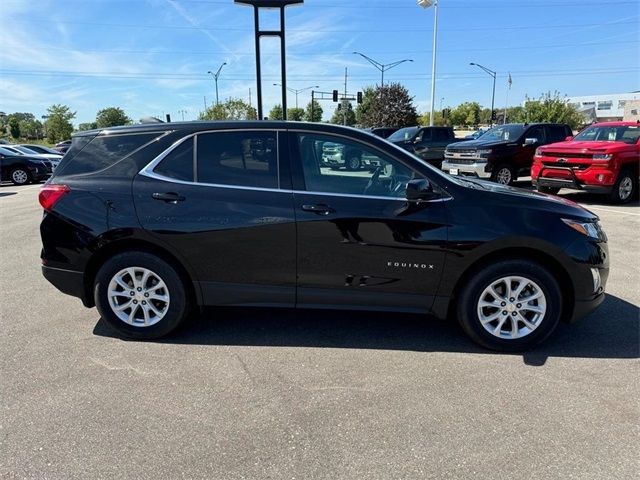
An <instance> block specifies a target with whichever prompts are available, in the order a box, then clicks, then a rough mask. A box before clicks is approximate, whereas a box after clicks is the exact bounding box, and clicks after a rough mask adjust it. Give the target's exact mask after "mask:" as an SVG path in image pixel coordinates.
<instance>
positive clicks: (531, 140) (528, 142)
mask: <svg viewBox="0 0 640 480" xmlns="http://www.w3.org/2000/svg"><path fill="white" fill-rule="evenodd" d="M536 143H538V139H537V138H525V139H524V144H525V145H535V144H536Z"/></svg>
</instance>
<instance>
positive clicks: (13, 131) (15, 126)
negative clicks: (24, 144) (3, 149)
mask: <svg viewBox="0 0 640 480" xmlns="http://www.w3.org/2000/svg"><path fill="white" fill-rule="evenodd" d="M9 134H10V135H11V137H13V138H15V139H16V140H17V139H18V138H20V121H19V120H18V119H17V118H15V117H11V118H9Z"/></svg>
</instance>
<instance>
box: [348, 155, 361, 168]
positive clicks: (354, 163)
mask: <svg viewBox="0 0 640 480" xmlns="http://www.w3.org/2000/svg"><path fill="white" fill-rule="evenodd" d="M347 170H350V171H355V170H360V157H358V156H355V155H354V156H351V157H348V158H347Z"/></svg>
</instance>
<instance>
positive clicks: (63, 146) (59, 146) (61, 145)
mask: <svg viewBox="0 0 640 480" xmlns="http://www.w3.org/2000/svg"><path fill="white" fill-rule="evenodd" d="M69 147H71V140H65V141H63V142H58V143H56V144H55V148H56V150H58V151H59V152H61V153H67V150H69Z"/></svg>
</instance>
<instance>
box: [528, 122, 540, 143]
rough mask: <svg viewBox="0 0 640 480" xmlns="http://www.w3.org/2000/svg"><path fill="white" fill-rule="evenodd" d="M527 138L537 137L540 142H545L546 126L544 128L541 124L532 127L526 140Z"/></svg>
mask: <svg viewBox="0 0 640 480" xmlns="http://www.w3.org/2000/svg"><path fill="white" fill-rule="evenodd" d="M527 138H535V139H536V140H537V141H538V143H543V142H544V128H542V127H541V126H537V127H533V128H532V129H530V130H529V131H528V132H527V135H526V137H525V140H526V139H527Z"/></svg>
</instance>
